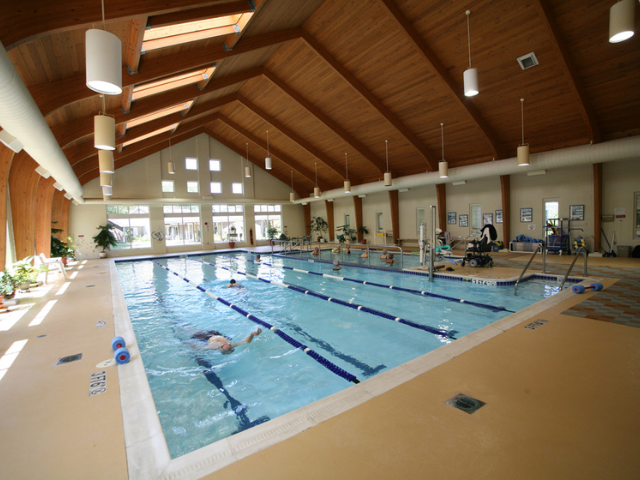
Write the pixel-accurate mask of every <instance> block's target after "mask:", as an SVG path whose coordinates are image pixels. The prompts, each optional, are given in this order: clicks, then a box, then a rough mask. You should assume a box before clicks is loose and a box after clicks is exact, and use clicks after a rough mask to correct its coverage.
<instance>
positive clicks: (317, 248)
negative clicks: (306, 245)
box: [311, 247, 320, 255]
mask: <svg viewBox="0 0 640 480" xmlns="http://www.w3.org/2000/svg"><path fill="white" fill-rule="evenodd" d="M311 255H320V247H316V248H315V250H314V251H313V252H311Z"/></svg>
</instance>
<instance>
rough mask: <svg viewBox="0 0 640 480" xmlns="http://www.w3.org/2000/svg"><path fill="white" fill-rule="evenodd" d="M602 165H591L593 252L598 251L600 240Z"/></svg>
mask: <svg viewBox="0 0 640 480" xmlns="http://www.w3.org/2000/svg"><path fill="white" fill-rule="evenodd" d="M601 232H602V164H601V163H594V164H593V237H594V245H593V251H594V252H599V251H600V240H601V238H602V233H601Z"/></svg>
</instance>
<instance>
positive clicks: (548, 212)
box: [544, 200, 560, 225]
mask: <svg viewBox="0 0 640 480" xmlns="http://www.w3.org/2000/svg"><path fill="white" fill-rule="evenodd" d="M559 211H560V203H559V202H558V201H557V200H544V224H545V225H548V222H549V220H552V219H555V220H557V219H558V218H560V214H559ZM553 223H554V224H555V223H558V222H557V221H556V222H553Z"/></svg>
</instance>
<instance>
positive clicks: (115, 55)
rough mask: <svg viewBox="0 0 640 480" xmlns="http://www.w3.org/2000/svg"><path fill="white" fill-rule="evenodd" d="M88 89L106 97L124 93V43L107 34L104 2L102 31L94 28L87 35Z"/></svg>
mask: <svg viewBox="0 0 640 480" xmlns="http://www.w3.org/2000/svg"><path fill="white" fill-rule="evenodd" d="M85 50H86V52H85V53H86V55H85V59H86V68H87V87H89V88H90V89H91V90H93V91H94V92H98V93H102V94H105V95H118V94H120V93H122V42H121V41H120V39H119V38H118V37H116V36H115V35H114V34H113V33H109V32H107V28H106V23H105V20H104V0H102V30H99V29H97V28H92V29H89V30H87V33H86V35H85Z"/></svg>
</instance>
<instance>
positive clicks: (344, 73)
mask: <svg viewBox="0 0 640 480" xmlns="http://www.w3.org/2000/svg"><path fill="white" fill-rule="evenodd" d="M302 39H303V40H304V41H305V42H306V43H307V45H309V47H311V49H313V50H314V51H315V52H316V54H317V55H318V56H319V57H320V58H322V59H323V60H324V61H325V63H326V64H327V65H329V66H330V67H331V68H332V69H333V70H334V71H335V72H336V73H337V74H338V75H340V76H341V77H342V78H343V79H344V80H345V81H346V82H347V83H348V84H349V85H351V87H352V88H353V89H354V90H355V91H356V92H358V93H359V94H360V95H361V96H362V97H363V98H364V99H365V100H366V101H367V102H369V104H370V105H371V106H372V107H373V108H375V109H376V110H377V111H378V113H380V115H382V116H383V117H384V118H385V119H386V120H387V121H388V122H389V123H390V124H391V125H393V127H394V128H395V129H396V130H398V132H400V134H401V135H402V136H403V137H404V138H405V139H406V140H407V141H408V142H409V143H410V144H411V145H413V146H414V147H415V148H416V149H417V150H418V152H420V154H421V155H422V156H423V157H424V159H425V160H426V162H427V165H428V169H429V170H431V171H435V170H438V160H437V158H438V157H437V156H436V155H434V154H433V153H432V152H431V151H430V150H429V149H428V148H427V147H426V145H424V144H423V143H422V142H421V141H420V139H419V138H418V137H416V136H415V135H414V134H413V132H411V131H410V130H409V129H408V128H407V127H406V126H405V125H404V124H403V123H402V122H401V121H400V120H399V119H398V118H397V117H396V116H395V115H394V114H393V113H392V112H391V111H390V110H389V109H388V108H387V107H385V106H384V105H383V104H382V102H381V101H380V100H378V99H377V98H376V97H375V96H374V95H373V94H372V93H371V92H370V91H369V90H368V89H367V88H365V86H364V85H363V84H362V83H360V81H358V79H357V78H356V77H355V76H354V75H353V74H352V73H351V72H349V71H348V70H347V69H346V68H345V67H344V66H343V65H342V64H340V63H339V62H338V61H336V59H335V58H333V56H332V55H331V54H330V53H329V52H328V51H327V50H326V49H325V48H324V47H323V46H322V45H320V44H319V43H318V42H317V41H316V39H315V38H313V37H312V36H311V35H309V34H308V33H307V32H304V31H303V33H302Z"/></svg>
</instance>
